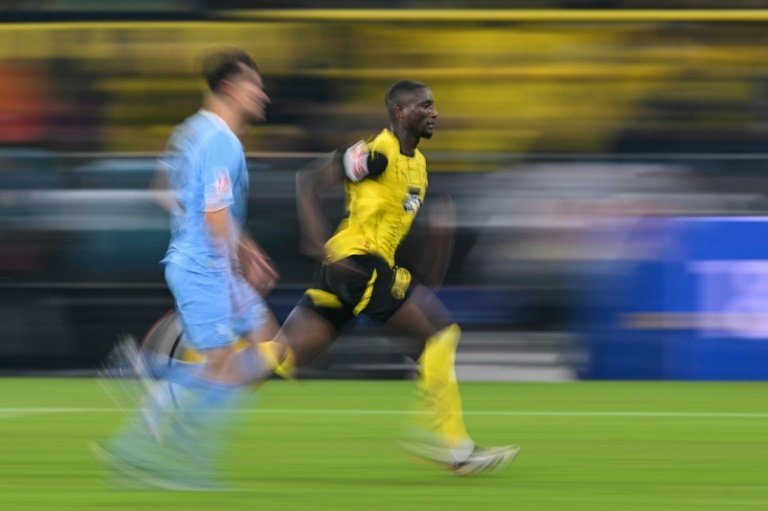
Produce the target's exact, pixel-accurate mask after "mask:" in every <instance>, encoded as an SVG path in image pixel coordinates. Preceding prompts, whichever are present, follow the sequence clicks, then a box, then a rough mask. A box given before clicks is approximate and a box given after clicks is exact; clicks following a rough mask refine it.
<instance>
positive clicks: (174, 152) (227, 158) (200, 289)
mask: <svg viewBox="0 0 768 511" xmlns="http://www.w3.org/2000/svg"><path fill="white" fill-rule="evenodd" d="M160 161H161V163H162V164H163V166H164V167H165V169H166V171H167V173H168V183H169V188H170V192H171V194H172V196H173V198H174V199H175V200H174V201H173V202H174V205H173V207H172V211H171V241H170V244H169V246H168V252H167V253H166V255H165V258H164V259H163V263H164V264H165V278H166V282H167V283H168V287H169V288H170V290H171V293H172V294H173V297H174V300H175V301H176V309H177V310H178V312H179V316H180V318H181V321H182V324H183V326H184V333H185V335H186V337H187V339H188V340H189V342H190V343H191V344H192V346H193V347H194V348H195V349H198V350H206V349H211V348H218V347H220V346H225V345H227V344H229V343H231V342H233V341H234V340H236V339H237V338H238V337H239V336H241V335H244V334H246V333H247V332H250V331H254V330H256V329H258V328H260V327H261V325H262V324H263V323H264V321H265V314H266V306H265V304H264V301H263V299H262V298H261V297H260V296H259V295H258V294H257V293H256V292H255V291H254V290H253V288H252V287H251V286H250V285H249V284H248V282H246V281H245V279H244V278H243V276H242V275H241V274H240V272H239V271H233V267H232V259H233V258H234V257H235V256H234V254H230V253H228V251H227V250H226V249H224V248H222V245H221V243H220V242H217V241H216V240H215V239H214V238H213V235H212V234H211V233H210V231H209V227H208V224H207V222H206V220H205V212H206V211H218V210H221V209H223V208H228V209H229V212H230V215H231V217H232V221H233V224H234V225H235V226H236V228H241V227H242V226H244V225H245V219H246V207H247V200H248V171H247V169H246V165H245V154H244V152H243V146H242V144H241V143H240V140H239V139H238V138H237V137H236V136H235V134H234V133H233V132H232V130H230V129H229V127H228V126H227V125H226V124H225V123H224V121H223V120H222V119H221V118H220V117H218V116H216V115H214V114H212V113H211V112H207V111H205V110H200V111H199V112H197V113H196V114H194V115H192V116H191V117H189V118H188V119H187V120H186V121H184V123H182V124H181V125H179V126H178V127H177V128H176V130H175V131H174V132H173V135H172V136H171V139H170V142H169V143H168V149H167V151H166V153H165V155H163V157H162V158H161V160H160ZM232 243H233V244H234V240H233V242H232Z"/></svg>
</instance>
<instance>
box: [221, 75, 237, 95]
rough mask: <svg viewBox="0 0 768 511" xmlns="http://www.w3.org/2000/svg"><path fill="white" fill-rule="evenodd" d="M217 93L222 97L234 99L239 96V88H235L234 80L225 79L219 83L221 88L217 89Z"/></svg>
mask: <svg viewBox="0 0 768 511" xmlns="http://www.w3.org/2000/svg"><path fill="white" fill-rule="evenodd" d="M216 93H217V94H218V95H220V96H222V97H228V98H233V97H236V95H237V94H236V93H237V87H235V84H234V83H233V82H232V80H229V79H224V80H222V81H220V82H219V86H218V87H217V88H216Z"/></svg>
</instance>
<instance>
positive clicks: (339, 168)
mask: <svg viewBox="0 0 768 511" xmlns="http://www.w3.org/2000/svg"><path fill="white" fill-rule="evenodd" d="M386 107H387V110H388V112H389V118H390V127H389V128H388V129H384V130H382V131H381V133H379V134H378V135H376V136H375V137H373V138H372V139H370V140H367V141H359V142H357V143H356V144H354V145H352V146H351V147H349V148H348V149H346V150H345V151H343V152H342V151H339V152H337V153H336V154H335V155H334V157H333V158H331V159H329V160H326V161H324V162H321V163H320V164H318V165H315V166H314V167H313V168H311V169H308V170H305V171H302V172H301V173H299V176H298V179H297V192H298V201H299V215H300V219H301V223H302V229H303V234H304V236H303V243H304V248H305V250H306V251H307V252H309V253H310V254H311V255H313V256H315V257H316V258H317V259H318V260H319V261H320V262H321V266H320V270H319V272H318V280H317V282H316V283H315V285H314V286H313V287H312V288H310V289H308V290H307V291H306V293H305V295H304V296H303V298H302V300H301V301H300V303H299V305H298V306H297V307H296V308H295V309H294V310H293V311H292V312H291V314H290V315H289V317H288V318H287V320H286V322H285V324H284V325H283V329H282V331H281V332H282V334H284V336H285V339H287V342H288V343H289V345H290V346H291V348H292V350H293V356H294V357H295V361H296V363H298V364H301V363H303V362H307V361H309V360H311V359H312V358H313V357H314V355H315V354H317V353H319V352H320V351H321V350H323V349H324V348H325V347H327V346H328V345H330V344H331V343H332V342H333V340H334V339H335V338H336V337H337V335H338V333H339V331H340V330H341V329H342V327H343V326H344V325H345V324H346V323H347V322H348V321H350V320H351V319H353V318H354V317H355V316H357V315H359V314H365V315H366V316H368V317H370V318H372V319H374V320H376V321H378V322H381V323H383V324H386V325H387V326H390V327H394V328H396V329H397V330H400V331H402V332H404V333H406V334H409V335H410V336H413V337H416V338H419V339H421V340H422V341H423V346H419V348H420V349H421V353H422V354H421V356H420V358H419V384H420V387H421V390H422V391H423V394H424V397H425V400H424V402H425V405H426V407H427V412H428V413H427V414H426V415H427V416H428V417H429V418H428V420H427V421H426V424H425V426H424V427H423V430H424V431H423V433H425V434H418V435H415V434H414V435H412V437H411V438H409V439H408V441H407V442H406V447H408V449H409V450H410V451H411V452H412V453H413V454H415V455H418V456H420V457H423V458H426V459H428V460H430V461H433V462H437V463H439V464H441V465H443V466H446V467H448V468H450V469H452V470H453V471H454V472H455V473H456V474H459V475H474V474H478V473H481V472H485V471H489V470H494V469H498V468H500V467H503V466H504V465H506V464H507V463H508V462H509V461H510V460H512V459H513V458H514V457H515V455H516V454H517V452H518V450H519V448H518V447H517V446H506V447H495V448H479V447H477V446H475V443H474V442H473V441H472V439H471V438H470V436H469V435H468V434H467V431H466V429H465V427H464V420H463V413H462V406H461V398H460V396H459V388H458V384H457V381H456V374H455V370H454V362H455V354H456V347H457V345H458V343H459V338H460V336H461V330H460V329H459V326H458V325H457V324H456V323H455V321H454V320H453V319H452V318H451V317H450V315H449V314H448V312H447V311H446V310H445V308H444V307H443V306H442V305H441V304H440V303H439V301H438V300H437V298H436V297H435V295H434V294H433V293H432V292H431V291H430V290H429V289H428V288H427V287H426V286H424V285H420V284H417V283H415V282H414V281H413V279H412V276H411V273H410V272H409V270H408V269H406V268H403V267H401V266H398V265H397V261H396V260H395V252H396V250H397V248H398V246H399V245H400V243H401V242H402V241H403V239H404V238H405V237H406V235H407V234H408V232H409V230H410V228H411V224H412V223H413V220H414V218H415V216H416V214H417V213H418V212H419V209H420V207H421V204H422V203H423V201H424V198H425V195H426V191H427V164H426V160H425V159H424V155H423V154H422V153H421V152H420V151H419V150H418V148H417V146H418V144H419V141H420V140H421V139H422V138H426V139H429V138H431V137H432V132H433V130H434V127H435V122H436V121H437V110H436V109H435V103H434V99H433V97H432V92H431V91H430V90H429V88H427V86H426V85H424V84H422V83H419V82H415V81H412V80H400V81H398V82H396V83H395V84H394V85H392V87H391V88H390V89H389V91H388V92H387V95H386ZM339 181H344V186H345V189H346V199H347V201H346V209H347V211H346V215H345V218H344V219H343V220H342V222H341V224H340V225H339V226H338V228H337V230H336V232H335V234H333V235H332V236H330V238H329V237H328V236H327V232H328V231H327V230H326V229H325V222H324V220H323V218H322V211H321V208H320V203H319V198H318V197H319V193H320V192H321V191H322V190H323V189H324V188H327V187H329V186H331V185H332V184H334V183H338V182H339Z"/></svg>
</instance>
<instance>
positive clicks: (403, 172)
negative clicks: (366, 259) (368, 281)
mask: <svg viewBox="0 0 768 511" xmlns="http://www.w3.org/2000/svg"><path fill="white" fill-rule="evenodd" d="M366 146H367V148H368V151H369V153H370V154H372V155H374V152H377V153H381V154H383V155H384V156H385V157H386V158H387V166H386V168H385V169H384V171H383V172H382V173H381V174H379V175H376V176H368V177H366V178H363V179H362V180H360V181H357V182H353V181H351V180H345V185H344V187H345V191H346V211H347V215H346V217H345V218H344V219H343V220H342V221H341V223H340V224H339V227H338V228H337V229H336V232H335V233H334V235H333V236H332V237H331V239H330V240H328V242H327V243H326V244H325V247H326V250H327V251H328V254H329V258H330V259H329V262H334V261H338V260H339V259H344V258H345V257H348V256H351V255H363V254H374V255H378V256H380V257H382V258H384V260H386V261H387V263H389V265H390V266H394V265H395V251H396V250H397V247H398V246H399V245H400V243H401V242H402V241H403V239H404V238H405V236H406V235H407V234H408V231H410V229H411V225H412V224H413V219H414V218H415V217H416V213H418V211H419V208H420V207H421V204H422V202H423V201H424V197H425V194H426V191H427V162H426V160H425V159H424V155H423V154H421V152H420V151H419V150H418V149H416V150H415V151H414V155H413V156H406V155H404V154H401V153H400V141H399V140H398V139H397V137H396V136H395V135H394V133H392V132H391V131H390V130H388V129H385V130H383V131H382V132H381V133H379V134H378V135H377V136H376V137H374V138H373V139H371V140H368V141H366ZM374 157H375V155H374Z"/></svg>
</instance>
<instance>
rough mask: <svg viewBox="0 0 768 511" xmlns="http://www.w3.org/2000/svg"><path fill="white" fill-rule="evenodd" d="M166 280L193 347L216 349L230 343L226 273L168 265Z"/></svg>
mask: <svg viewBox="0 0 768 511" xmlns="http://www.w3.org/2000/svg"><path fill="white" fill-rule="evenodd" d="M165 279H166V282H167V283H168V287H169V288H170V290H171V294H173V298H174V300H175V302H176V310H177V311H178V313H179V318H180V319H181V323H182V325H183V328H184V333H185V335H186V338H187V340H188V341H189V343H190V344H191V345H192V347H193V348H194V349H196V350H198V351H199V350H209V349H216V348H221V347H224V346H227V345H228V344H230V343H231V342H232V340H233V331H232V325H231V318H232V303H231V296H230V290H229V282H228V275H227V274H226V273H223V272H222V273H218V272H210V273H201V272H196V271H192V270H189V269H187V268H183V267H180V266H178V265H175V264H169V265H167V266H166V268H165Z"/></svg>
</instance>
